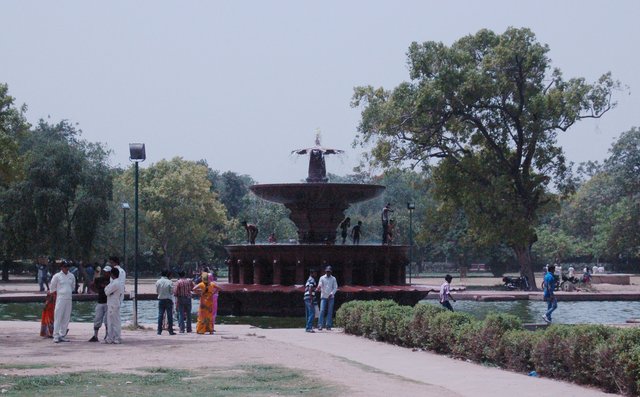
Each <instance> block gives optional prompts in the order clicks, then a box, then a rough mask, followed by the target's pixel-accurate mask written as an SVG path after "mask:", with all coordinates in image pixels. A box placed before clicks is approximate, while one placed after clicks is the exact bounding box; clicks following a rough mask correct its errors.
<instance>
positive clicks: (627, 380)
mask: <svg viewBox="0 0 640 397" xmlns="http://www.w3.org/2000/svg"><path fill="white" fill-rule="evenodd" d="M594 355H595V358H594V361H595V362H596V365H595V367H596V378H597V380H598V384H599V385H600V386H601V387H603V388H604V389H605V390H607V391H611V392H622V393H624V394H627V395H638V394H639V393H640V328H628V329H619V330H616V331H615V332H614V333H613V334H612V335H611V337H610V338H609V342H608V343H603V344H600V345H599V346H598V347H597V348H596V351H595V354H594Z"/></svg>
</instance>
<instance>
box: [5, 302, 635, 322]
mask: <svg viewBox="0 0 640 397" xmlns="http://www.w3.org/2000/svg"><path fill="white" fill-rule="evenodd" d="M421 303H422V304H427V305H439V304H438V303H437V302H436V301H433V300H424V301H422V302H421ZM452 304H453V307H454V309H455V310H456V311H461V312H467V313H469V314H472V315H473V316H475V317H476V318H478V319H483V318H484V317H485V316H486V315H487V314H488V313H490V312H498V313H508V314H513V315H515V316H517V317H519V318H520V319H521V320H522V322H524V323H540V322H542V315H543V314H544V312H545V311H546V308H547V306H546V303H544V302H539V301H513V302H477V301H458V302H454V303H452ZM43 308H44V303H3V304H0V320H22V321H39V320H40V317H41V315H42V309H43ZM94 308H95V302H74V303H73V310H72V312H71V321H77V322H93V316H94ZM192 309H193V312H192V314H191V316H192V318H193V321H194V322H195V321H196V319H197V310H198V301H197V300H194V301H193V305H192ZM132 311H133V302H131V301H125V302H124V304H123V307H122V321H123V322H128V321H131V319H132V316H133V314H132ZM157 316H158V303H157V301H140V302H138V321H139V322H140V323H143V324H155V323H156V321H157ZM631 318H640V302H631V301H604V302H558V309H557V310H556V311H555V312H554V313H553V320H554V322H555V323H560V324H585V323H588V324H621V323H624V322H625V321H626V320H628V319H631ZM174 321H175V322H176V327H177V319H175V318H174ZM216 323H218V324H250V325H254V326H257V327H260V328H302V327H304V319H303V318H301V317H300V318H298V317H267V316H263V317H252V316H242V317H235V316H218V317H217V319H216Z"/></svg>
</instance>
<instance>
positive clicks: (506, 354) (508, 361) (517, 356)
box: [500, 329, 544, 372]
mask: <svg viewBox="0 0 640 397" xmlns="http://www.w3.org/2000/svg"><path fill="white" fill-rule="evenodd" d="M543 335H544V333H542V332H531V331H527V330H521V329H512V330H509V331H506V332H505V333H504V334H503V335H502V341H501V342H500V345H501V349H502V351H501V356H502V361H501V362H502V366H503V367H504V368H507V369H510V370H513V371H518V372H529V371H532V370H534V369H535V367H534V365H533V361H532V359H531V354H532V351H533V346H534V345H535V344H537V343H538V341H539V340H540V339H541V338H542V337H543Z"/></svg>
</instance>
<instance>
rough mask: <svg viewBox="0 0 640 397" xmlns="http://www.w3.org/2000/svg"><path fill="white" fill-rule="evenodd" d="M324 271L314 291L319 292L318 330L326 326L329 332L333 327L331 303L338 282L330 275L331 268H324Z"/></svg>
mask: <svg viewBox="0 0 640 397" xmlns="http://www.w3.org/2000/svg"><path fill="white" fill-rule="evenodd" d="M324 271H325V275H324V276H322V277H320V281H319V282H318V288H317V289H316V291H320V316H319V317H318V330H319V331H322V328H323V327H325V326H326V327H327V331H331V327H332V326H333V303H334V298H335V296H336V292H337V291H338V281H337V280H336V278H335V277H333V275H332V274H331V273H332V269H331V266H327V267H325V269H324ZM325 313H326V314H325ZM325 316H326V317H325ZM325 319H326V321H325Z"/></svg>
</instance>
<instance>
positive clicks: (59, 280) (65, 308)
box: [51, 261, 76, 343]
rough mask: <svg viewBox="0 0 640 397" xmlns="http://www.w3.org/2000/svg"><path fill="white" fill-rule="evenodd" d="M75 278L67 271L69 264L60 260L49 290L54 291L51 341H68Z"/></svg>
mask: <svg viewBox="0 0 640 397" xmlns="http://www.w3.org/2000/svg"><path fill="white" fill-rule="evenodd" d="M75 286H76V278H75V276H74V275H73V274H71V273H70V272H69V265H68V264H67V262H65V261H62V263H61V264H60V271H59V272H58V273H56V274H55V275H54V276H53V277H52V278H51V292H56V293H57V296H56V308H55V310H54V312H53V342H54V343H60V342H69V340H68V339H66V336H67V332H69V320H71V302H72V300H71V295H72V293H73V290H74V288H75Z"/></svg>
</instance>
